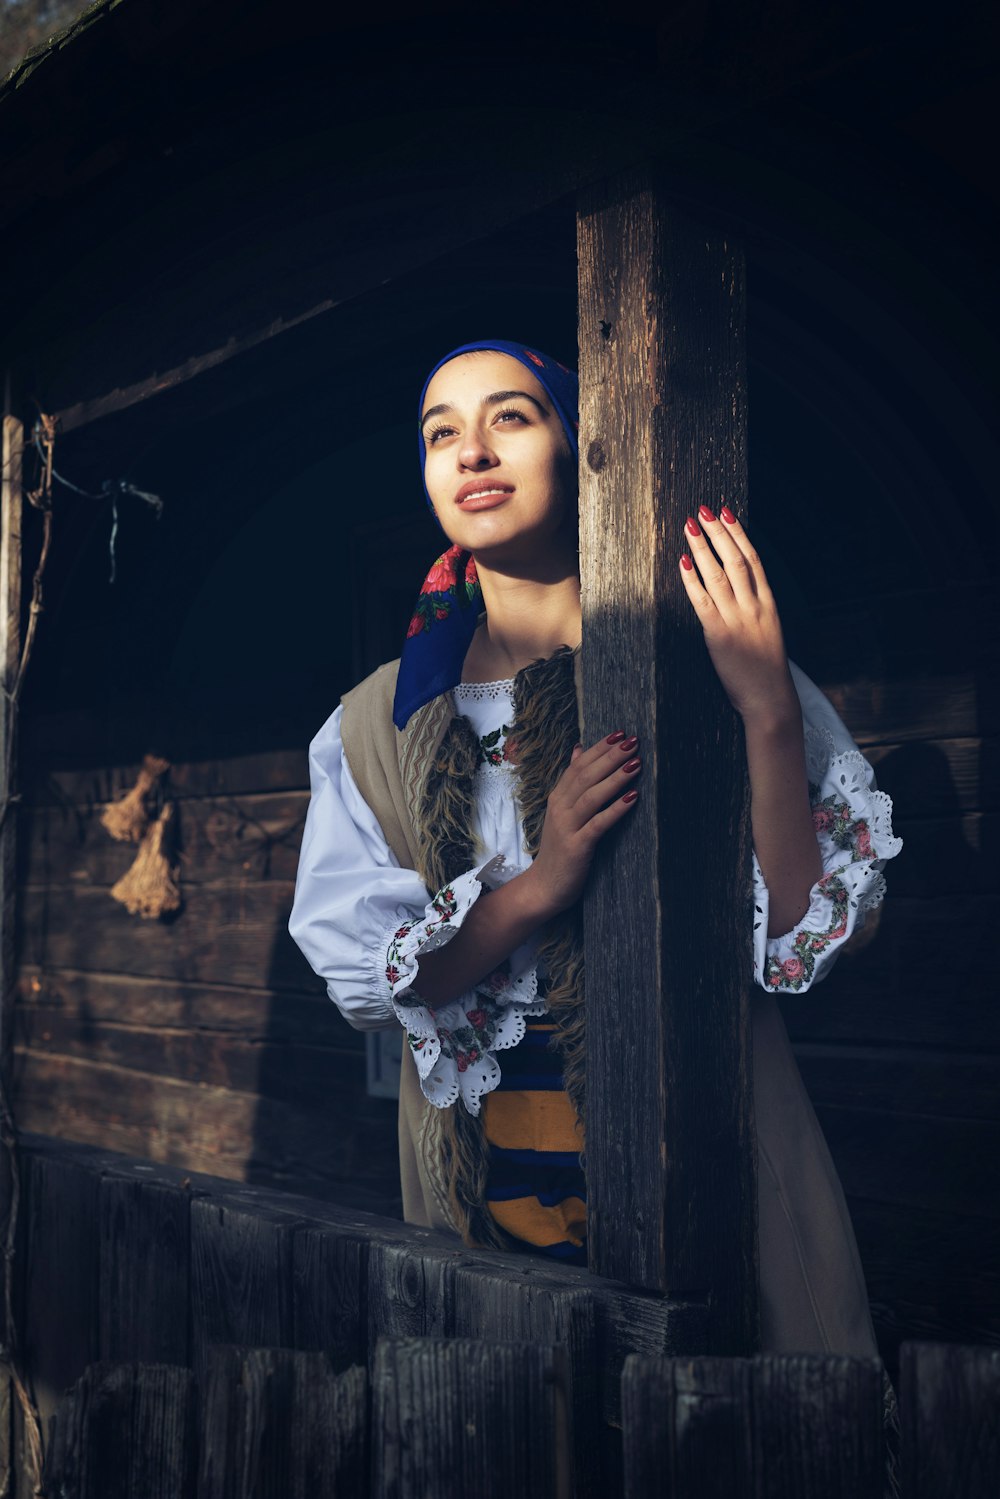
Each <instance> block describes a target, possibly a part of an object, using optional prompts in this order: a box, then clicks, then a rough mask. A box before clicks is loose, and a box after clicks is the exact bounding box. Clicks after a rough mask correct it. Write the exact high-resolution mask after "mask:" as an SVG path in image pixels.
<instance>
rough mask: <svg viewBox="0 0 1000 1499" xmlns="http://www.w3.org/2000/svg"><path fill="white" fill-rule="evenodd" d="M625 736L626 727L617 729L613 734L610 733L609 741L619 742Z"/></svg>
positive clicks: (611, 742) (610, 742) (612, 742)
mask: <svg viewBox="0 0 1000 1499" xmlns="http://www.w3.org/2000/svg"><path fill="white" fill-rule="evenodd" d="M624 738H625V730H624V729H615V732H614V733H613V734H609V735H608V743H609V744H617V743H618V741H619V740H620V739H624Z"/></svg>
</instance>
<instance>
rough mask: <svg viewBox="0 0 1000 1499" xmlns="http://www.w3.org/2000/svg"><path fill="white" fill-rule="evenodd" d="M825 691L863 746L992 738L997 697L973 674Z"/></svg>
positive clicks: (859, 682) (832, 685)
mask: <svg viewBox="0 0 1000 1499" xmlns="http://www.w3.org/2000/svg"><path fill="white" fill-rule="evenodd" d="M823 691H824V692H825V693H826V695H827V697H828V698H829V699H830V701H831V702H832V703H833V706H834V707H835V708H836V710H837V712H838V713H839V714H840V716H841V718H842V719H843V720H844V722H845V723H846V724H847V726H848V728H849V729H850V731H851V734H852V735H853V736H854V738H855V739H856V740H858V742H859V743H865V742H868V741H871V742H880V743H886V742H888V741H897V740H900V741H912V740H917V739H945V738H947V739H952V738H956V737H958V736H960V735H969V734H972V735H981V734H982V735H990V734H995V733H996V732H997V730H998V728H1000V723H998V710H997V708H996V707H995V706H994V699H995V694H991V693H990V692H988V691H987V690H986V687H985V683H981V682H980V681H979V680H978V679H977V677H976V676H975V675H974V674H973V673H971V672H962V673H954V674H941V675H931V674H928V675H926V676H923V675H922V676H919V677H906V678H891V677H889V678H886V677H877V678H871V679H866V678H863V677H858V678H855V679H854V680H853V681H850V682H828V683H825V684H824V686H823Z"/></svg>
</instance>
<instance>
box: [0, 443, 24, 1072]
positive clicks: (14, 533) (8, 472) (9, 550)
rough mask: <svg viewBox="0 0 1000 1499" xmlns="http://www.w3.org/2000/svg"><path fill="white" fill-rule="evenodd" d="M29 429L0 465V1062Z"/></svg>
mask: <svg viewBox="0 0 1000 1499" xmlns="http://www.w3.org/2000/svg"><path fill="white" fill-rule="evenodd" d="M23 460H24V429H23V427H22V426H21V423H20V422H19V421H18V419H17V418H16V417H14V416H5V417H4V419H3V443H2V464H3V466H2V469H0V816H2V821H0V1066H2V1067H3V1068H4V1069H5V1070H6V1067H7V1063H8V1060H9V1051H10V1043H11V1036H10V1007H11V1003H12V990H13V984H14V899H15V872H14V865H15V829H16V826H17V818H16V816H15V815H14V808H13V805H10V806H9V805H8V798H9V797H11V796H12V795H13V794H14V793H15V791H16V790H17V786H16V781H17V777H16V773H15V760H14V755H15V753H16V745H15V744H14V743H13V717H12V711H11V704H10V700H9V697H8V694H9V693H10V691H11V689H12V688H13V686H14V682H15V679H16V677H17V668H18V663H19V661H20V658H21V512H22V508H23V495H22V469H23Z"/></svg>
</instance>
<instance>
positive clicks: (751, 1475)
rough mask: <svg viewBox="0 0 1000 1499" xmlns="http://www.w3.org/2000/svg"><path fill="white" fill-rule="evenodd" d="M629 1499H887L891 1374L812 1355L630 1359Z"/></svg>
mask: <svg viewBox="0 0 1000 1499" xmlns="http://www.w3.org/2000/svg"><path fill="white" fill-rule="evenodd" d="M622 1408H623V1415H624V1428H625V1429H624V1452H625V1494H626V1499H647V1496H648V1499H653V1496H656V1495H661V1494H662V1495H664V1496H666V1495H669V1496H670V1499H765V1496H766V1499H801V1496H802V1495H803V1494H809V1495H810V1496H813V1499H882V1495H883V1492H884V1486H885V1462H886V1454H885V1449H884V1442H883V1434H882V1369H881V1365H880V1364H879V1362H878V1360H876V1359H848V1358H837V1357H830V1356H819V1355H811V1354H796V1355H785V1356H781V1357H779V1356H774V1355H770V1356H766V1357H757V1358H754V1359H716V1358H708V1359H691V1360H687V1359H669V1360H667V1359H650V1358H640V1357H635V1358H631V1359H629V1360H628V1362H627V1363H626V1366H625V1372H624V1374H623V1377H622Z"/></svg>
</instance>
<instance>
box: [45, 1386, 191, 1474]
mask: <svg viewBox="0 0 1000 1499" xmlns="http://www.w3.org/2000/svg"><path fill="white" fill-rule="evenodd" d="M193 1393H194V1391H193V1379H192V1376H191V1373H190V1372H189V1370H187V1369H183V1368H176V1367H171V1366H169V1365H165V1364H131V1363H130V1364H105V1363H101V1364H91V1365H90V1366H89V1367H88V1368H87V1369H86V1370H85V1372H84V1373H83V1375H82V1376H81V1377H80V1379H79V1380H78V1381H77V1382H76V1384H75V1385H74V1386H73V1388H72V1389H71V1390H70V1391H69V1392H68V1393H67V1395H66V1397H65V1399H64V1400H63V1401H62V1403H61V1404H60V1406H59V1409H58V1411H57V1412H56V1415H55V1420H54V1423H53V1428H52V1439H51V1445H50V1447H49V1450H48V1452H47V1454H46V1462H45V1492H46V1493H47V1494H58V1495H59V1496H60V1499H137V1496H138V1495H140V1494H141V1495H142V1496H143V1499H194V1495H195V1485H194V1480H195V1458H196V1453H197V1448H196V1441H197V1428H196V1423H195V1419H194V1400H193Z"/></svg>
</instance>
